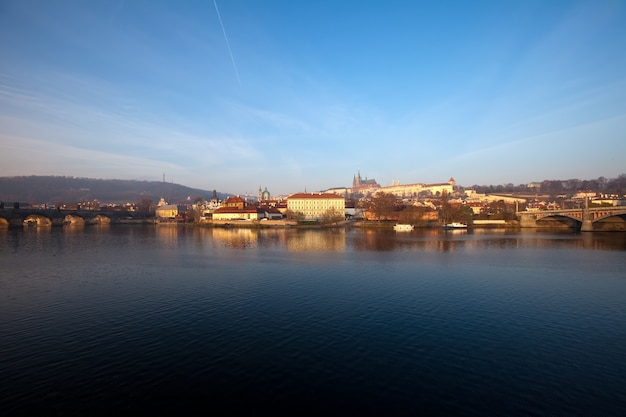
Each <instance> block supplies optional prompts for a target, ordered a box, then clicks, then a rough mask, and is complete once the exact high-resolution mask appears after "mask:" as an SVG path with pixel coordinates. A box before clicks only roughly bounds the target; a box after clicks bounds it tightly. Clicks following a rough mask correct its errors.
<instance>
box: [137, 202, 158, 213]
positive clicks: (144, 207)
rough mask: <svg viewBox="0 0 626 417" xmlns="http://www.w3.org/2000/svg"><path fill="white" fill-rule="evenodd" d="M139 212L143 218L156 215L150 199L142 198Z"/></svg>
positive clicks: (138, 203) (138, 206)
mask: <svg viewBox="0 0 626 417" xmlns="http://www.w3.org/2000/svg"><path fill="white" fill-rule="evenodd" d="M137 212H139V214H140V215H141V216H143V217H149V216H152V215H154V203H153V202H152V200H150V199H149V198H142V199H141V200H139V201H138V202H137Z"/></svg>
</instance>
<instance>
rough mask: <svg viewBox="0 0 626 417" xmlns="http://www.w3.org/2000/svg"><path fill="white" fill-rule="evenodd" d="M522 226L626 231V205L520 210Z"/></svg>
mask: <svg viewBox="0 0 626 417" xmlns="http://www.w3.org/2000/svg"><path fill="white" fill-rule="evenodd" d="M516 214H517V217H518V218H519V219H520V226H521V227H573V228H579V229H580V230H581V231H583V232H592V231H626V207H594V208H581V209H563V210H558V209H557V210H541V211H518V212H517V213H516Z"/></svg>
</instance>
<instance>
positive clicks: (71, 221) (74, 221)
mask: <svg viewBox="0 0 626 417" xmlns="http://www.w3.org/2000/svg"><path fill="white" fill-rule="evenodd" d="M63 224H66V225H70V226H84V225H85V219H83V218H82V217H81V216H77V215H76V214H67V215H66V216H65V217H63Z"/></svg>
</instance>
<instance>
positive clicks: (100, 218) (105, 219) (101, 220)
mask: <svg viewBox="0 0 626 417" xmlns="http://www.w3.org/2000/svg"><path fill="white" fill-rule="evenodd" d="M93 222H94V223H95V224H110V223H111V218H110V217H109V216H105V215H104V214H98V215H96V216H95V217H94V218H93Z"/></svg>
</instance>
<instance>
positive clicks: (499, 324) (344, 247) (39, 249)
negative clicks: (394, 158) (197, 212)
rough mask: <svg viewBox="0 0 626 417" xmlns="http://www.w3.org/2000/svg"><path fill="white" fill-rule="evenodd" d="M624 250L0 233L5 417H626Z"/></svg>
mask: <svg viewBox="0 0 626 417" xmlns="http://www.w3.org/2000/svg"><path fill="white" fill-rule="evenodd" d="M624 252H626V234H623V233H621V234H620V233H605V234H602V233H587V234H581V233H574V232H569V233H564V232H562V231H554V232H553V233H550V232H547V231H545V230H542V231H540V232H539V231H521V232H520V231H511V230H469V231H463V232H462V233H456V232H452V233H451V232H449V231H448V232H445V231H441V230H416V231H414V232H410V233H396V232H394V231H382V230H361V229H346V230H344V229H328V230H324V229H305V230H302V229H295V228H293V229H288V228H287V229H244V228H230V229H228V228H193V227H185V226H156V227H155V226H130V225H129V226H111V227H108V226H107V227H103V226H100V227H95V226H85V227H81V228H70V227H57V228H45V229H44V228H29V229H24V230H22V229H19V230H0V271H2V272H3V273H0V380H1V381H2V383H1V384H0V410H2V411H3V413H4V414H7V415H13V414H18V413H20V412H21V413H22V415H64V414H75V415H126V414H137V415H139V414H141V413H140V412H139V411H145V410H146V409H149V410H150V411H153V410H154V411H156V412H155V413H153V414H156V415H162V414H173V415H178V414H184V413H181V412H180V411H181V409H180V408H178V407H185V406H189V407H206V404H207V402H210V404H211V405H212V406H214V407H216V408H218V407H219V406H222V407H223V406H228V407H235V408H236V407H237V406H240V407H241V408H242V409H243V410H242V411H244V414H258V413H259V411H260V410H261V409H262V408H268V409H274V408H275V407H276V405H277V404H280V405H282V406H285V407H288V408H290V409H289V410H288V411H294V410H295V411H296V412H293V413H291V414H303V412H304V413H306V412H307V411H319V412H318V413H317V414H320V415H324V414H333V411H335V412H336V410H337V408H336V406H337V404H340V405H343V406H345V407H346V408H347V409H349V410H351V411H353V413H347V414H355V415H363V414H368V413H372V412H373V410H376V413H375V414H377V415H396V414H407V415H420V414H436V415H620V414H623V410H624V409H626V408H625V407H626V397H624V394H623V386H625V385H626V358H625V357H624V351H623V346H625V345H626V336H625V334H624V328H626V310H625V308H626V307H625V306H626V300H625V298H626V280H625V279H624V266H626V265H625V263H624V262H625V258H624ZM620 387H622V388H620ZM485 399H486V400H485ZM168 405H169V406H172V407H177V409H176V410H167V411H164V409H163V408H162V407H166V406H168ZM135 410H137V412H135V413H133V411H135ZM233 414H234V413H233Z"/></svg>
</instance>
